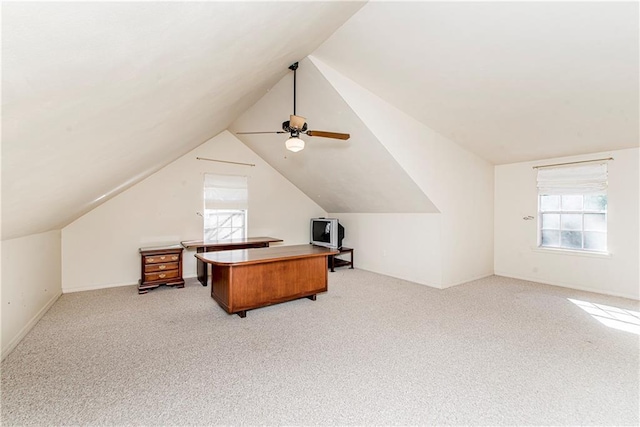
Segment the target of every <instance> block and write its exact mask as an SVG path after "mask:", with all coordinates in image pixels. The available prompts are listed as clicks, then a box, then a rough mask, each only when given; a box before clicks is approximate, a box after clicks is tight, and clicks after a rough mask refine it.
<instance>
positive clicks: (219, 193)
mask: <svg viewBox="0 0 640 427" xmlns="http://www.w3.org/2000/svg"><path fill="white" fill-rule="evenodd" d="M203 195H204V196H203V197H204V200H203V201H204V216H203V220H204V224H203V236H204V237H203V238H204V240H205V241H217V240H231V239H245V238H246V237H247V218H248V204H249V196H248V179H247V177H246V176H237V175H221V174H205V176H204V187H203Z"/></svg>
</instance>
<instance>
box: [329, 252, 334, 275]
mask: <svg viewBox="0 0 640 427" xmlns="http://www.w3.org/2000/svg"><path fill="white" fill-rule="evenodd" d="M334 257H335V255H329V264H330V265H331V272H332V273H333V272H335V270H334V269H333V267H334V262H333V261H334V260H335V258H334Z"/></svg>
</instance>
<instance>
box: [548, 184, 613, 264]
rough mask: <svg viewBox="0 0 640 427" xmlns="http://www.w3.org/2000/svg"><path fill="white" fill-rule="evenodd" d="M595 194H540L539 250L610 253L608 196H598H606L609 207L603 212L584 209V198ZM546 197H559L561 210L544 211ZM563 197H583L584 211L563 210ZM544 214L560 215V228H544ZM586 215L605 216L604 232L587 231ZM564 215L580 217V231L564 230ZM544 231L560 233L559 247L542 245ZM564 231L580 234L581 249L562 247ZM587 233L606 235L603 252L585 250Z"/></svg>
mask: <svg viewBox="0 0 640 427" xmlns="http://www.w3.org/2000/svg"><path fill="white" fill-rule="evenodd" d="M593 195H594V194H563V195H559V194H539V195H538V248H540V249H553V250H566V251H578V252H587V253H597V254H607V253H608V223H609V217H608V213H607V211H608V196H607V194H606V193H605V194H597V195H598V196H604V197H606V198H607V205H606V207H605V209H603V210H602V209H601V210H595V209H590V210H588V209H585V207H584V198H585V197H588V196H593ZM544 196H557V197H559V198H560V204H559V209H557V210H543V209H542V197H544ZM562 196H580V197H582V209H581V210H577V209H572V210H563V209H562ZM543 214H556V215H558V218H559V219H558V228H543V221H542V216H543ZM585 214H587V215H588V214H604V218H605V229H604V230H590V229H585V222H584V217H585ZM562 215H580V229H566V230H565V229H563V228H562ZM544 230H552V231H556V230H557V231H558V234H559V236H558V238H559V242H558V246H551V245H543V244H542V232H543V231H544ZM563 231H573V232H579V233H580V236H581V247H580V248H576V247H570V246H562V232H563ZM585 232H597V233H603V234H604V239H605V247H604V248H603V249H601V250H599V249H589V248H585V247H584V246H585V234H584V233H585Z"/></svg>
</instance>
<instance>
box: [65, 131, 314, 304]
mask: <svg viewBox="0 0 640 427" xmlns="http://www.w3.org/2000/svg"><path fill="white" fill-rule="evenodd" d="M196 157H206V158H212V159H220V160H228V161H234V162H245V163H254V164H255V165H256V166H255V167H249V166H240V165H231V164H224V163H217V162H209V161H203V160H196ZM205 173H221V174H234V175H246V176H248V183H249V217H248V235H249V236H271V237H277V238H280V239H283V240H284V243H283V244H286V245H292V244H301V243H308V242H309V218H312V217H317V216H326V215H327V214H326V212H325V211H323V210H322V208H320V207H319V206H318V205H317V204H316V203H314V202H313V201H311V200H310V199H309V198H308V197H307V196H306V195H304V194H303V193H302V192H301V191H300V190H298V189H297V188H296V187H295V186H294V185H293V184H291V183H290V182H289V181H287V180H286V179H285V178H284V177H282V175H280V174H279V173H278V172H276V171H275V170H274V169H273V168H272V167H271V166H269V165H268V164H267V163H265V162H264V161H263V160H262V159H261V158H260V157H258V156H257V155H256V154H255V153H254V152H253V151H251V150H250V149H249V148H247V147H246V146H245V145H244V144H242V143H241V142H240V141H239V140H238V139H237V138H235V137H234V136H233V135H232V134H230V133H229V132H226V131H225V132H222V133H221V134H219V135H217V136H216V137H214V138H212V139H210V140H209V141H207V142H205V143H204V144H202V145H201V146H199V147H198V148H197V149H195V150H193V151H191V152H190V153H188V154H186V155H185V156H183V157H181V158H180V159H178V160H176V161H175V162H173V163H171V164H170V165H168V166H166V167H165V168H163V169H161V170H160V171H158V172H157V173H155V174H154V175H152V176H150V177H149V178H147V179H145V180H144V181H142V182H140V183H139V184H137V185H135V186H133V187H132V188H130V189H128V190H127V191H125V192H123V193H121V194H119V195H118V196H116V197H114V198H113V199H111V200H109V201H107V202H106V203H104V204H102V205H101V206H99V207H98V208H96V209H94V210H92V211H91V212H89V213H87V214H86V215H84V216H83V217H81V218H79V219H78V220H76V221H74V222H73V223H71V224H69V225H68V226H67V227H65V228H64V229H63V230H62V289H63V291H64V292H74V291H80V290H87V289H97V288H104V287H111V286H122V285H132V284H136V283H137V282H138V279H139V278H140V256H139V254H138V248H140V247H144V246H153V245H157V244H166V243H174V244H175V243H179V242H180V241H183V240H195V239H202V236H203V230H202V224H203V223H202V221H203V220H202V217H200V216H198V215H197V212H202V210H203V200H202V197H203V176H204V174H205ZM194 253H195V251H185V252H184V262H183V269H184V276H185V277H193V276H195V275H196V267H195V258H194V256H193V254H194Z"/></svg>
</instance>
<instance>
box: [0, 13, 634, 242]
mask: <svg viewBox="0 0 640 427" xmlns="http://www.w3.org/2000/svg"><path fill="white" fill-rule="evenodd" d="M345 22H346V23H345ZM343 24H344V25H343ZM638 27H639V23H638V3H637V2H372V3H368V4H366V5H365V6H364V7H363V3H351V2H299V3H298V2H276V1H274V2H131V3H125V2H51V3H46V2H40V3H31V2H3V4H2V68H3V69H2V238H3V239H7V238H12V237H18V236H22V235H26V234H32V233H37V232H42V231H47V230H50V229H55V228H60V227H62V226H64V225H66V224H67V223H69V222H71V221H73V220H74V219H75V218H78V217H79V216H80V215H82V214H83V213H84V212H87V211H89V210H90V209H92V208H94V207H95V206H97V205H99V204H100V203H102V202H104V201H106V200H108V199H109V198H110V197H112V196H114V195H115V194H117V193H118V192H120V191H122V190H124V189H125V188H127V187H128V186H130V185H133V184H134V183H136V182H138V181H139V180H141V179H143V178H144V177H146V176H148V175H149V174H151V173H153V172H154V171H156V170H158V169H159V168H161V167H163V166H164V165H166V164H168V163H170V162H172V161H173V160H175V159H176V158H178V157H179V156H181V155H182V154H184V153H186V152H188V151H189V150H191V149H193V148H195V147H196V146H197V145H199V144H201V143H202V142H204V141H206V140H207V139H209V138H211V137H213V136H215V135H216V134H218V133H219V132H220V131H222V130H224V129H226V128H227V127H228V126H229V125H230V124H231V123H232V122H234V120H236V118H238V117H239V116H240V115H241V114H242V113H243V112H245V111H247V113H246V114H245V115H243V116H242V117H241V118H240V119H238V120H237V122H236V123H234V124H233V126H232V130H239V129H240V126H241V127H242V130H263V129H260V128H261V127H267V128H265V130H269V129H273V130H277V129H279V126H280V123H281V122H282V121H283V120H285V119H286V118H287V116H288V115H289V114H290V113H291V107H290V106H291V101H290V96H291V92H290V87H291V86H290V80H287V79H289V78H290V77H289V76H290V72H289V70H287V67H288V66H289V65H290V64H291V63H293V62H295V61H299V60H302V59H303V58H305V57H306V56H307V55H310V54H311V53H313V54H314V55H315V56H316V57H317V58H319V59H320V60H322V61H323V62H325V63H327V64H328V65H329V66H331V67H332V68H333V69H335V70H336V71H338V72H340V73H342V74H343V75H345V76H346V77H348V78H350V79H351V80H353V81H354V82H356V83H357V84H359V85H361V86H363V87H365V88H366V89H368V90H369V91H371V92H372V93H374V94H376V95H378V96H380V97H381V98H383V99H384V100H386V101H387V102H389V103H390V104H392V105H394V106H395V107H397V108H398V109H400V110H402V111H404V112H405V113H406V114H408V115H410V116H412V117H414V118H416V119H417V120H419V121H420V122H422V123H423V124H424V125H425V126H427V127H429V128H431V129H434V130H436V131H438V132H440V133H441V134H443V135H444V136H446V137H448V138H450V139H451V140H452V141H454V142H456V143H458V144H460V145H461V146H463V147H465V148H467V149H468V150H469V151H471V152H473V153H476V154H477V155H478V156H480V157H482V158H484V159H486V160H488V161H490V162H492V163H495V164H502V163H510V162H517V161H527V160H535V159H540V158H549V157H558V156H565V155H573V154H585V153H589V152H597V151H607V150H614V149H622V148H628V147H637V146H638V145H639V142H638V140H639V138H638V131H639V127H640V126H639V123H638V122H639V111H638V89H639V88H638V74H639V71H640V70H639V50H640V49H639V46H638V44H639V41H638V40H639V31H638ZM325 40H326V42H325ZM323 42H324V44H323ZM302 62H303V63H304V64H305V66H304V67H302V66H301V71H300V86H299V87H300V93H299V102H300V104H299V113H300V114H301V115H306V116H307V117H308V119H309V120H308V121H309V124H310V126H311V127H312V128H315V129H320V130H330V131H337V132H349V133H351V134H352V140H350V141H349V143H348V144H344V143H342V142H339V141H333V142H332V141H329V140H322V141H320V139H318V141H317V142H316V141H315V139H316V138H311V140H309V141H308V147H307V149H305V151H303V152H302V153H304V155H302V156H298V155H293V154H290V153H289V152H286V153H285V152H284V151H283V150H284V149H283V147H282V145H283V140H282V138H280V137H281V136H282V135H278V136H268V135H267V136H263V137H260V139H258V138H243V140H244V141H245V143H246V144H247V145H249V146H250V147H252V148H253V149H254V150H256V152H258V153H259V154H261V155H262V156H264V157H265V159H266V160H267V161H268V162H270V163H272V164H273V165H276V166H277V167H278V168H279V170H281V171H282V173H283V174H284V175H285V176H287V177H289V179H290V180H291V181H292V182H293V183H294V184H295V185H298V186H299V187H300V188H302V189H303V190H304V188H306V192H307V195H309V196H310V197H311V198H313V199H314V200H316V201H318V203H320V205H321V206H326V208H327V210H328V211H345V212H349V211H353V212H355V211H359V210H364V211H380V210H382V208H381V207H380V206H381V205H376V203H377V202H376V200H378V201H379V202H380V203H383V204H386V205H387V206H388V205H389V203H387V202H389V199H388V197H387V196H385V194H389V192H388V191H389V189H388V188H385V187H381V186H383V185H385V184H384V182H380V180H378V181H375V179H377V178H378V176H375V174H374V176H372V174H371V173H369V172H370V170H374V171H377V173H378V175H380V176H382V175H384V176H386V177H388V179H389V181H390V182H393V183H395V184H396V188H403V189H405V190H402V191H406V193H402V194H398V195H396V196H395V199H396V201H398V203H399V206H402V210H404V211H416V210H417V211H429V210H430V209H435V207H433V206H432V204H431V203H430V201H429V199H428V198H427V196H428V195H427V196H425V195H424V194H422V193H419V192H415V191H414V190H416V188H415V186H413V187H412V182H411V181H410V180H408V177H407V176H406V174H404V173H403V172H402V171H400V170H398V165H397V164H396V163H395V162H394V161H393V159H392V158H390V157H389V156H388V155H387V154H385V152H384V150H383V147H381V144H380V143H379V142H378V141H376V140H375V138H374V137H373V136H372V135H371V133H370V132H369V131H368V129H366V128H365V127H364V126H363V124H362V123H361V122H360V120H359V119H358V118H357V116H356V115H355V114H353V112H352V111H350V110H349V109H348V107H346V106H345V105H344V102H342V100H341V99H340V97H339V96H337V95H336V94H335V92H333V89H331V88H330V87H328V86H327V85H326V82H324V81H323V79H322V78H320V77H319V76H318V75H317V70H314V67H313V66H312V65H309V66H307V65H306V63H307V61H302ZM307 73H308V75H307ZM304 78H308V79H309V80H308V81H311V82H314V83H313V85H315V86H316V88H315V89H314V87H313V85H311V86H305V84H303V81H304ZM274 85H275V86H274ZM272 87H273V90H272V92H273V95H272V94H271V92H270V93H269V94H268V95H267V96H266V97H264V98H263V96H264V95H265V93H267V90H268V89H270V88H272ZM259 100H260V102H258V101H259ZM256 102H258V104H256ZM305 103H310V104H306V105H305ZM254 104H255V105H254ZM252 106H253V107H252ZM250 107H251V108H250ZM249 108H250V109H249ZM247 109H249V110H247ZM271 146H274V147H276V148H277V150H278V151H273V150H268V149H267V148H266V147H271ZM320 147H322V150H320ZM274 153H275V154H274ZM299 154H300V153H299ZM334 154H335V155H334ZM285 156H286V159H285ZM347 165H348V166H349V168H351V169H349V168H348V167H347ZM365 165H368V166H369V168H366V167H365ZM336 170H339V171H340V173H336V172H335V171H336ZM306 171H313V173H314V174H315V176H317V177H318V178H317V179H318V180H320V181H319V182H321V183H322V184H323V186H324V187H322V186H321V185H317V184H316V185H314V186H313V187H307V184H308V178H309V176H310V175H309V174H308V173H307V172H306ZM350 171H357V172H358V174H357V176H355V175H356V174H353V173H351V172H350ZM323 173H324V175H322V174H323ZM369 180H373V181H369ZM367 183H370V184H369V185H367ZM374 183H375V185H374ZM321 188H323V191H318V190H319V189H321ZM376 191H377V193H376ZM413 196H416V197H417V204H416V205H411V204H410V200H409V199H411V198H413ZM321 199H324V200H326V201H321ZM414 202H415V201H414Z"/></svg>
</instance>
